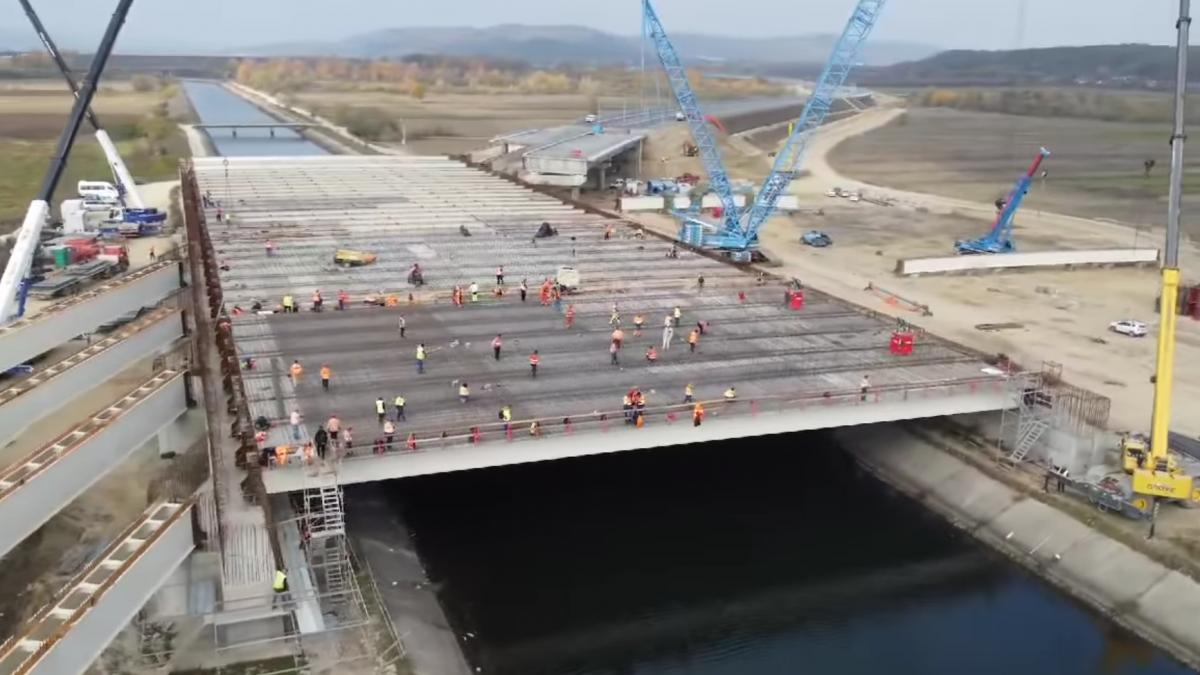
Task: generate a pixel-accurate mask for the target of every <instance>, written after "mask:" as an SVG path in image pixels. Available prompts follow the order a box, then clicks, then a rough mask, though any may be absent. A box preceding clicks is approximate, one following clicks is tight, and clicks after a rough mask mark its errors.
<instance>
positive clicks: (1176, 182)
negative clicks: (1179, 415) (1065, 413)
mask: <svg viewBox="0 0 1200 675" xmlns="http://www.w3.org/2000/svg"><path fill="white" fill-rule="evenodd" d="M1191 24H1192V17H1191V0H1179V20H1178V22H1177V23H1176V28H1177V30H1178V33H1179V36H1178V43H1177V46H1176V51H1177V64H1176V72H1175V123H1174V128H1173V130H1172V133H1171V182H1170V190H1169V193H1168V198H1167V241H1166V247H1165V248H1164V249H1163V264H1162V299H1161V301H1160V303H1159V315H1160V316H1161V321H1160V323H1159V327H1158V357H1157V360H1156V363H1155V368H1154V412H1153V418H1152V421H1151V425H1150V451H1149V456H1148V457H1147V458H1146V462H1145V463H1144V466H1140V467H1137V468H1135V469H1134V471H1133V491H1134V492H1135V493H1137V494H1140V495H1145V496H1149V497H1163V498H1167V499H1177V500H1184V501H1200V494H1197V490H1196V489H1195V485H1194V482H1195V481H1194V479H1193V477H1192V476H1189V475H1187V474H1185V473H1184V472H1182V471H1179V470H1178V468H1177V467H1175V466H1173V464H1174V462H1173V461H1172V457H1171V453H1170V452H1169V447H1168V445H1169V431H1170V426H1171V394H1172V384H1173V378H1174V371H1175V324H1176V320H1177V318H1178V316H1179V219H1180V208H1181V198H1182V196H1183V171H1184V167H1183V144H1184V141H1185V140H1186V139H1187V135H1186V134H1185V132H1184V122H1185V118H1184V104H1185V103H1186V99H1187V66H1188V33H1189V29H1190V28H1191Z"/></svg>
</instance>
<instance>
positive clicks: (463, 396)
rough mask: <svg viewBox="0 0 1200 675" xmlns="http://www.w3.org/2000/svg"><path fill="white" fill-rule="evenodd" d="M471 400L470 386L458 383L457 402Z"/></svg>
mask: <svg viewBox="0 0 1200 675" xmlns="http://www.w3.org/2000/svg"><path fill="white" fill-rule="evenodd" d="M470 400H471V387H470V386H469V385H468V384H467V383H466V382H463V383H461V384H459V385H458V402H459V403H466V402H467V401H470Z"/></svg>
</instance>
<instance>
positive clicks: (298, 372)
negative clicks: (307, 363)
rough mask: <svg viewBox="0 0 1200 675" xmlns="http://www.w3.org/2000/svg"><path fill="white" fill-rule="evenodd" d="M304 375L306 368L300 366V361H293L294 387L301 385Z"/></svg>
mask: <svg viewBox="0 0 1200 675" xmlns="http://www.w3.org/2000/svg"><path fill="white" fill-rule="evenodd" d="M302 375H304V366H302V365H300V359H296V360H294V361H292V386H297V385H299V384H300V377H301V376H302Z"/></svg>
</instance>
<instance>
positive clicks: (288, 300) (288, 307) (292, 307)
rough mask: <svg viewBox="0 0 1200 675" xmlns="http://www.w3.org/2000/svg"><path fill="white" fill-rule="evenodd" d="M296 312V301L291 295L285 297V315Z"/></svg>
mask: <svg viewBox="0 0 1200 675" xmlns="http://www.w3.org/2000/svg"><path fill="white" fill-rule="evenodd" d="M295 312H296V299H295V298H293V297H292V294H291V293H288V294H287V295H285V296H283V313H284V314H294V313H295Z"/></svg>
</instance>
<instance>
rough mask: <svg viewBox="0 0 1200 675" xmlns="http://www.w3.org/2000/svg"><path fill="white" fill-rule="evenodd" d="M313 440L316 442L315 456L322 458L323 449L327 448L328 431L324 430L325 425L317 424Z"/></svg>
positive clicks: (323, 455) (323, 454) (323, 456)
mask: <svg viewBox="0 0 1200 675" xmlns="http://www.w3.org/2000/svg"><path fill="white" fill-rule="evenodd" d="M313 442H314V443H316V444H317V456H318V457H320V458H321V459H322V460H324V459H325V451H326V450H328V449H329V432H328V431H325V427H323V426H320V425H318V426H317V433H315V434H313Z"/></svg>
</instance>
